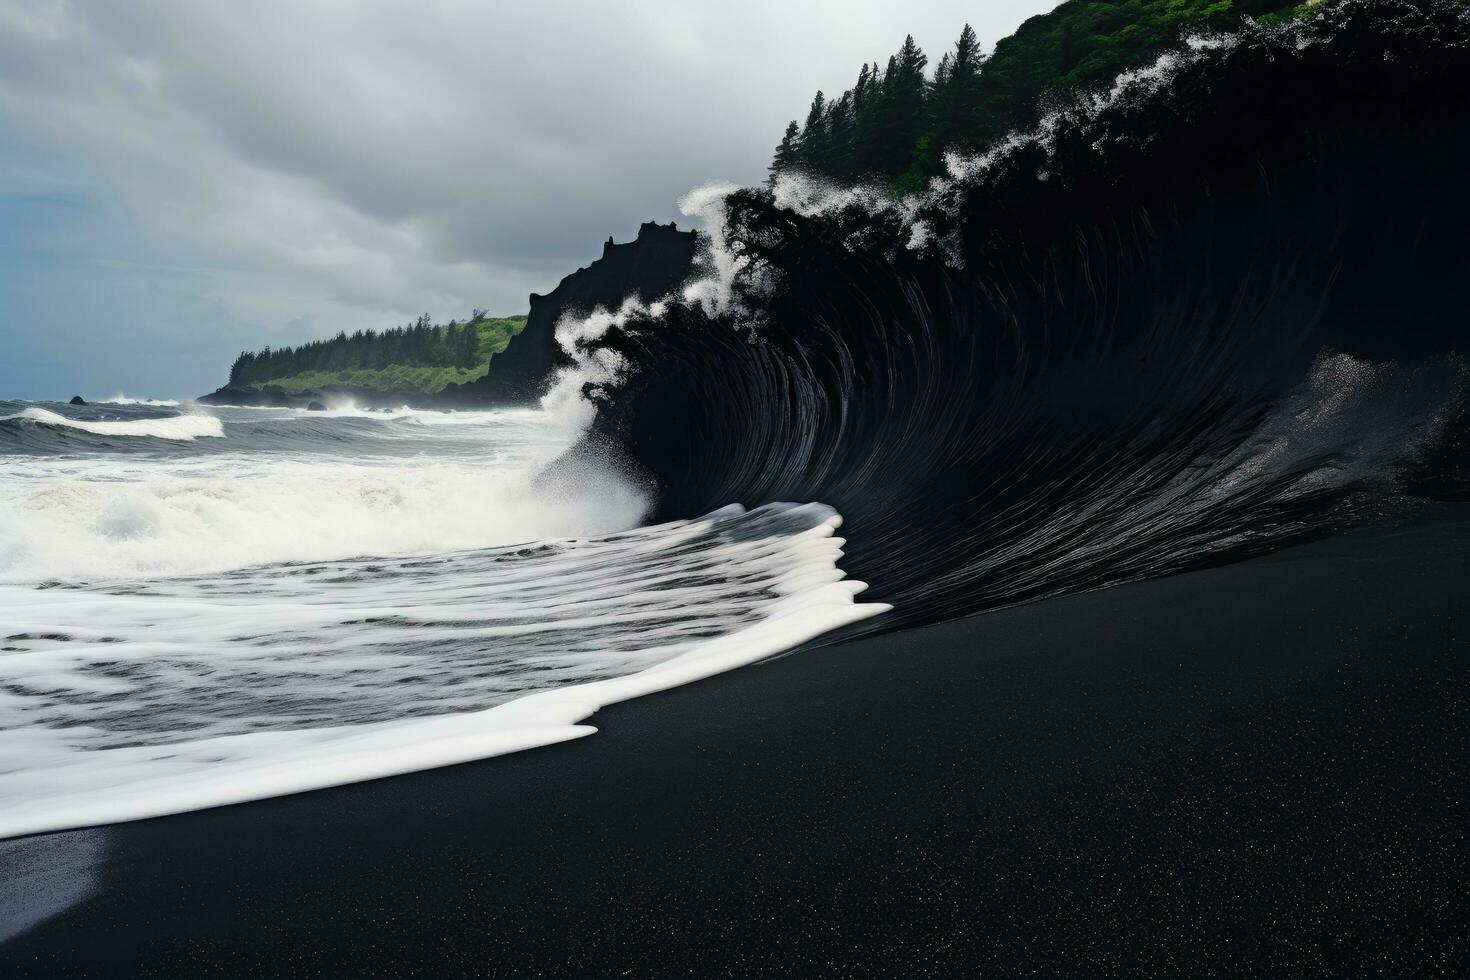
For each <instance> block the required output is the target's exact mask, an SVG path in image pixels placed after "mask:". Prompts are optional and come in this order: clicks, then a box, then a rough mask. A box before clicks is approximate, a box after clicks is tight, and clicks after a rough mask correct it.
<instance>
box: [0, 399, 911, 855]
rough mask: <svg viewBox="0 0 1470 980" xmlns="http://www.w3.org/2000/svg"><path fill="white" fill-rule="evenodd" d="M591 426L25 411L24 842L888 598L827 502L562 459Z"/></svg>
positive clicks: (1, 518)
mask: <svg viewBox="0 0 1470 980" xmlns="http://www.w3.org/2000/svg"><path fill="white" fill-rule="evenodd" d="M583 421H584V420H583V419H582V418H581V417H580V416H578V415H577V413H575V412H573V413H567V412H561V413H558V412H553V411H542V410H533V409H526V410H508V411H496V412H420V411H412V410H403V411H398V412H363V411H356V410H338V411H327V412H306V411H299V410H289V409H239V408H213V407H211V408H205V407H202V406H195V405H183V406H179V405H176V404H170V403H157V402H147V401H135V400H123V399H119V400H116V401H113V402H108V403H98V404H92V405H88V406H70V405H62V404H55V403H23V402H0V472H3V477H0V623H3V624H4V628H3V636H0V657H3V660H4V664H5V675H4V688H3V695H0V801H3V802H0V835H4V836H13V835H17V834H26V833H33V832H37V831H47V830H58V829H62V828H67V827H79V826H86V825H92V824H98V823H109V822H115V821H118V820H128V819H137V818H141V817H148V816H156V815H159V814H164V813H171V812H177V811H180V810H188V809H195V808H199V807H204V806H212V805H218V804H222V803H229V802H238V801H242V800H248V799H256V798H261V797H266V796H273V795H279V794H282V793H288V792H296V791H301V790H306V789H313V788H318V787H322V786H328V785H334V784H340V783H344V782H351V781H355V780H361V779H368V778H375V777H379V776H385V775H390V774H394V773H401V772H407V771H412V770H417V769H424V768H429V767H433V766H439V765H445V764H449V763H454V762H461V761H465V760H469V759H475V758H482V757H485V756H491V755H497V754H501V753H504V752H509V751H514V750H517V749H522V748H528V747H532V746H536V745H544V744H548V743H551V742H556V741H562V740H565V739H570V738H576V737H579V736H582V735H586V734H588V733H590V732H592V731H594V729H593V728H591V727H590V726H588V725H586V724H583V722H584V720H585V719H586V718H587V716H588V715H590V714H591V713H592V712H593V711H595V710H596V709H597V708H598V707H600V706H602V705H604V704H607V703H610V702H613V701H618V700H622V699H624V698H627V697H632V696H635V695H637V694H640V693H645V692H648V691H652V690H659V689H662V688H666V687H670V686H674V685H676V684H681V683H685V682H687V681H689V680H693V679H697V678H699V677H703V676H707V675H708V674H710V673H714V672H716V671H720V670H725V669H729V668H730V667H734V666H738V665H740V664H743V663H747V662H750V661H751V660H755V659H760V658H762V657H765V656H768V655H770V654H772V653H775V652H779V651H780V650H783V649H786V648H789V647H791V646H793V645H795V644H796V643H799V642H801V641H803V640H806V639H809V638H811V637H814V636H816V635H819V634H821V633H824V632H826V631H828V630H831V629H834V628H836V627H838V626H841V625H844V624H847V623H850V622H853V621H856V620H859V619H862V618H865V617H867V616H870V615H873V614H874V613H877V612H881V611H882V610H884V609H885V608H886V607H885V606H883V605H881V604H875V603H866V604H863V603H857V602H855V597H856V595H857V594H858V593H859V592H860V591H861V590H862V588H863V586H862V585H861V584H860V583H855V582H851V581H848V580H846V579H845V577H844V574H843V572H842V570H841V568H840V567H839V561H840V558H841V555H842V545H843V541H842V539H841V538H839V537H836V536H835V534H834V532H835V530H836V529H837V527H838V526H839V525H840V523H841V518H840V517H839V515H837V514H836V513H835V512H834V511H833V510H831V509H830V508H828V507H825V506H823V505H821V504H817V503H810V504H781V503H777V504H767V505H764V506H760V507H758V508H756V509H754V510H746V509H745V508H743V507H741V506H739V505H731V506H728V507H724V508H721V509H718V510H715V511H714V512H712V513H710V514H708V515H706V516H704V517H701V518H698V519H693V520H680V521H671V522H664V523H661V524H658V525H654V526H644V525H643V522H642V518H643V517H644V515H645V514H646V513H647V511H648V509H649V500H648V498H647V496H646V490H645V489H644V488H642V487H640V485H639V484H638V482H637V481H636V480H633V479H630V478H629V477H628V476H627V475H626V474H622V473H619V472H618V471H617V468H616V467H612V466H606V467H597V466H596V464H583V465H582V466H581V467H580V468H579V469H578V471H577V472H576V473H574V474H572V473H568V472H565V471H558V472H556V473H555V475H548V469H547V467H548V464H550V463H551V462H553V461H554V460H556V459H557V458H558V456H559V455H560V454H561V453H562V452H563V451H564V450H565V449H566V448H567V447H568V446H569V445H570V444H571V443H572V442H573V440H574V439H575V438H576V436H577V435H578V433H579V431H580V427H581V425H582V424H583Z"/></svg>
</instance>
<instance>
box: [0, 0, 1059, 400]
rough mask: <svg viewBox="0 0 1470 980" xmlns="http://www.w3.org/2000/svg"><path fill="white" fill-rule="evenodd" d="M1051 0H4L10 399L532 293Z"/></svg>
mask: <svg viewBox="0 0 1470 980" xmlns="http://www.w3.org/2000/svg"><path fill="white" fill-rule="evenodd" d="M1054 5H1055V4H1054V2H1050V0H968V2H951V0H934V2H924V3H917V4H900V3H894V2H892V0H883V2H868V0H819V2H805V0H775V2H765V0H739V2H734V0H730V2H724V3H708V2H702V0H636V2H635V0H627V2H613V0H582V2H562V0H539V2H534V3H532V2H526V3H500V2H476V3H470V2H462V3H461V2H451V0H415V2H412V3H409V2H401V3H376V2H366V0H357V2H346V0H343V2H335V0H313V2H310V3H303V2H300V0H290V2H276V0H251V2H249V3H242V2H240V0H176V2H171V3H164V2H150V0H130V2H112V0H96V2H84V0H79V2H70V3H68V2H64V0H0V398H7V397H8V398H16V397H25V398H43V397H49V398H58V397H69V396H70V395H71V394H73V393H78V392H79V393H81V394H83V395H84V396H89V397H106V396H109V395H112V394H114V393H117V392H126V393H128V394H130V395H153V396H174V397H178V396H193V395H196V394H199V393H201V392H203V391H207V390H209V389H211V388H213V387H215V386H216V385H218V384H220V383H222V382H223V380H224V375H225V374H226V372H227V369H228V364H229V361H230V360H231V359H232V358H233V356H234V354H235V353H237V352H238V351H240V350H241V349H244V348H252V349H253V348H258V347H261V346H263V345H265V344H273V345H279V344H287V343H296V342H299V341H302V340H306V339H310V338H313V337H321V336H326V335H329V334H333V333H335V332H336V331H337V330H339V329H348V330H353V329H357V328H360V327H374V328H381V327H386V326H392V325H394V324H397V323H401V322H403V321H406V320H408V319H410V318H412V317H414V316H416V315H418V314H419V313H424V312H427V313H429V314H431V315H432V316H433V317H434V318H435V320H447V319H448V318H450V317H452V316H460V317H462V316H464V315H466V314H467V313H468V312H469V311H470V309H471V308H472V307H477V306H478V307H485V308H488V309H489V310H491V311H492V312H495V313H514V312H524V310H525V309H526V294H527V293H529V292H532V291H539V292H546V291H549V290H550V289H551V288H552V287H553V286H555V284H556V282H557V281H558V280H559V279H560V278H561V277H562V276H563V275H565V274H566V273H568V272H571V271H572V270H574V269H576V268H577V267H578V266H580V265H584V264H586V263H587V262H588V261H589V260H591V259H593V258H595V257H596V256H597V254H598V253H599V251H600V248H601V243H602V241H603V240H604V239H606V238H607V236H608V235H613V236H615V237H616V238H617V239H618V240H619V241H625V240H627V239H629V238H630V237H632V235H633V234H634V233H635V232H636V230H637V226H638V224H639V222H640V221H643V220H646V219H650V218H655V219H659V220H669V219H671V218H677V217H678V211H677V206H676V201H677V200H678V198H679V197H680V196H681V195H682V194H684V193H685V192H686V191H688V190H689V189H690V188H692V187H695V186H697V185H699V184H703V183H706V182H708V181H711V180H723V181H735V182H738V183H753V182H756V181H759V180H761V179H762V178H763V177H764V176H765V166H766V164H767V163H768V162H769V160H770V155H771V150H772V148H773V147H774V145H775V143H776V142H777V141H778V140H779V138H780V136H781V131H782V129H783V127H784V126H785V123H786V121H787V120H789V119H791V118H793V117H797V118H800V117H802V116H804V114H805V112H806V108H807V104H808V102H809V100H810V98H811V96H812V93H813V92H814V91H816V90H817V89H818V88H821V89H825V90H826V91H828V92H829V93H830V92H833V91H841V90H842V89H844V88H847V87H849V86H850V85H851V83H852V80H853V79H854V78H855V77H856V75H857V69H858V67H859V65H860V64H861V63H862V62H863V61H871V60H874V59H884V60H886V59H887V57H888V55H889V54H890V53H892V51H893V50H895V49H896V48H897V47H898V45H899V44H900V42H901V41H902V40H903V36H904V34H906V33H913V35H914V36H915V38H916V39H917V40H918V42H919V44H920V45H921V46H922V47H923V48H924V49H925V51H926V52H927V53H928V54H929V55H930V60H931V63H932V62H934V61H937V60H938V57H939V55H940V53H942V51H943V50H944V49H945V48H946V47H948V46H949V45H950V44H952V43H953V41H954V38H955V37H956V36H957V35H958V34H959V30H960V27H961V25H962V24H964V23H965V22H966V21H969V22H970V23H971V24H972V25H973V26H974V27H975V29H976V30H977V31H978V32H979V34H980V37H981V40H982V42H983V43H984V45H985V47H986V48H987V49H989V48H990V47H991V46H992V45H993V44H994V42H995V40H996V39H997V38H998V37H1001V36H1004V35H1005V34H1008V33H1010V32H1011V31H1012V30H1014V29H1015V27H1016V26H1017V25H1018V24H1019V23H1020V22H1021V21H1022V20H1024V19H1025V18H1026V17H1028V16H1031V15H1032V14H1036V13H1040V12H1043V11H1045V10H1047V9H1049V8H1050V7H1052V6H1054Z"/></svg>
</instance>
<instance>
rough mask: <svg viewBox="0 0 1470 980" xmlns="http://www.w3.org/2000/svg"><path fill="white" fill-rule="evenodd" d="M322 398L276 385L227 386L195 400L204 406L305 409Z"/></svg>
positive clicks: (309, 392) (312, 393) (315, 393)
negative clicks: (294, 393) (253, 386)
mask: <svg viewBox="0 0 1470 980" xmlns="http://www.w3.org/2000/svg"><path fill="white" fill-rule="evenodd" d="M320 398H321V395H320V394H318V393H317V392H314V391H306V392H302V393H301V394H299V395H293V394H291V393H289V392H287V391H284V390H282V389H281V388H279V387H277V386H275V385H266V386H265V387H264V388H240V387H236V386H233V385H225V386H224V387H223V388H219V389H216V390H215V391H211V392H210V393H209V394H207V395H200V396H199V397H198V398H196V399H194V400H195V401H197V402H200V403H201V404H204V405H236V406H241V407H244V408H305V407H307V405H309V404H310V403H311V402H312V401H313V400H317V399H320Z"/></svg>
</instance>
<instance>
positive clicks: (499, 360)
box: [197, 221, 699, 409]
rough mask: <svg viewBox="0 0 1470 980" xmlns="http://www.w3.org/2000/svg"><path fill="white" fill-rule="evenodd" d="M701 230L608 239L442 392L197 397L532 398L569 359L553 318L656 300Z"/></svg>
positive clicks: (684, 269) (285, 404)
mask: <svg viewBox="0 0 1470 980" xmlns="http://www.w3.org/2000/svg"><path fill="white" fill-rule="evenodd" d="M698 242H699V236H698V233H696V232H693V231H680V230H679V229H678V227H677V226H676V225H674V224H673V223H672V222H670V223H669V224H667V225H661V224H658V223H656V222H653V221H645V222H644V223H643V224H642V225H641V226H640V227H639V228H638V237H637V238H636V239H634V240H633V241H631V242H627V243H626V244H622V245H619V244H617V243H616V242H614V241H613V240H612V239H611V238H609V239H608V240H607V242H606V243H605V244H604V245H603V247H602V256H601V258H599V259H597V260H596V261H595V262H593V263H592V264H591V265H589V266H587V267H585V268H582V269H578V270H577V271H576V272H573V273H572V274H571V275H569V276H567V277H566V278H564V279H563V280H562V281H561V282H560V283H559V284H557V287H556V288H555V289H553V290H552V291H551V292H550V293H548V294H547V295H545V296H541V295H539V294H537V293H532V294H531V311H530V315H529V316H528V317H527V319H526V326H525V328H524V329H523V330H522V331H521V332H520V333H519V334H517V335H516V336H514V337H512V338H511V340H510V345H509V346H507V347H506V349H505V350H504V351H502V352H500V353H499V354H496V355H495V356H494V357H493V358H492V359H491V362H490V370H489V373H488V374H486V375H485V376H484V377H481V378H476V379H475V380H474V381H470V382H466V383H465V384H462V385H453V384H452V385H449V386H448V387H446V388H445V389H444V390H443V391H441V392H438V393H437V394H432V395H430V394H424V393H422V392H418V391H370V390H367V389H357V388H352V387H351V386H349V385H328V386H326V387H324V388H322V390H320V391H304V392H301V393H300V394H290V393H288V392H286V391H283V390H282V389H280V388H279V387H276V386H275V385H266V386H265V387H263V388H253V387H237V386H234V385H228V384H227V385H225V386H224V387H223V388H219V389H218V390H216V391H213V392H210V393H209V394H207V395H201V396H199V398H198V399H197V401H199V402H202V403H203V404H205V405H238V406H245V407H264V408H311V407H312V406H313V404H317V403H332V402H337V403H341V402H351V403H354V404H356V405H357V406H358V407H359V408H398V407H400V406H403V405H410V406H413V407H415V408H441V409H447V408H455V407H458V408H470V407H485V406H501V405H527V404H534V403H535V402H536V401H538V400H539V399H540V398H541V396H542V395H543V394H545V392H546V388H547V386H548V384H549V383H550V381H551V377H552V375H553V374H554V373H555V371H556V369H557V368H558V367H563V366H566V365H568V364H569V363H570V362H569V361H568V360H567V358H566V356H565V355H564V354H563V353H562V351H561V348H560V347H558V346H557V343H556V324H557V321H558V320H560V319H561V318H562V317H563V316H565V315H566V314H568V313H586V312H590V311H591V310H592V309H593V308H594V307H597V306H601V307H605V308H607V309H617V308H618V307H619V306H621V305H622V303H623V301H624V300H625V299H627V298H628V297H631V296H638V297H640V298H642V299H643V300H645V301H649V302H651V301H653V300H655V299H658V298H659V297H661V296H664V295H667V294H668V293H670V292H672V291H673V290H675V289H677V288H678V287H679V286H680V285H681V284H682V283H683V282H684V280H685V279H686V278H687V277H688V276H689V272H690V268H691V266H692V265H693V263H694V254H695V251H696V249H697V248H698Z"/></svg>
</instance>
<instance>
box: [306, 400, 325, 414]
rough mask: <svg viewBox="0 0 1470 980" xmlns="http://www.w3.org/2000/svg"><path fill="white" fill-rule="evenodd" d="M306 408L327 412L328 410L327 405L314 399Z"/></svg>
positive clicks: (309, 410)
mask: <svg viewBox="0 0 1470 980" xmlns="http://www.w3.org/2000/svg"><path fill="white" fill-rule="evenodd" d="M306 410H307V411H308V412H325V411H326V410H327V406H325V405H323V404H322V403H321V402H319V401H313V402H310V403H309V404H308V405H307V406H306Z"/></svg>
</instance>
